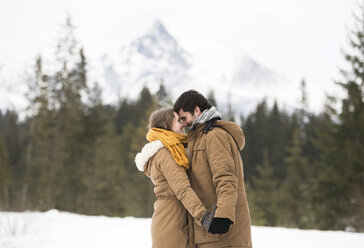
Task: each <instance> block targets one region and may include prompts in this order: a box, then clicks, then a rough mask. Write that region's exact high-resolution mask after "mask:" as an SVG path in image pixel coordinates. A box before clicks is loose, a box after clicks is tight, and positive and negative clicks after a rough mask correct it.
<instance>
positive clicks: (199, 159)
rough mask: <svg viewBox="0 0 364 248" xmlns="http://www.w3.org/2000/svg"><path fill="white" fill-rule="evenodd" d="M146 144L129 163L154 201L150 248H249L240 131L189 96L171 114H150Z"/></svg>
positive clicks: (192, 93) (189, 93)
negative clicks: (144, 179)
mask: <svg viewBox="0 0 364 248" xmlns="http://www.w3.org/2000/svg"><path fill="white" fill-rule="evenodd" d="M185 127H190V130H189V132H188V135H185V134H184V131H183V130H184V128H185ZM147 140H148V141H149V143H148V144H146V145H145V146H144V147H143V149H142V151H141V152H140V153H138V154H137V155H136V157H135V162H136V165H137V167H138V169H139V170H140V171H143V172H144V173H145V174H146V175H147V176H148V177H150V179H151V180H152V182H153V184H154V193H155V194H156V198H157V200H156V201H155V203H154V214H153V217H152V226H151V233H152V243H153V247H154V248H164V247H166V248H179V247H180V248H186V247H190V248H192V247H198V248H202V247H211V248H212V247H216V248H217V247H244V248H251V247H252V241H251V224H250V215H249V208H248V201H247V197H246V194H245V186H244V176H243V164H242V160H241V156H240V151H241V150H242V149H243V147H244V143H245V138H244V134H243V132H242V130H241V128H240V127H239V126H238V125H237V124H235V123H233V122H227V121H222V120H221V115H220V113H219V112H217V110H216V108H215V107H213V106H211V104H210V103H209V102H208V100H207V99H206V98H205V97H204V96H203V95H201V94H200V93H198V92H197V91H194V90H189V91H186V92H184V93H183V94H182V95H181V96H180V97H179V98H178V99H177V101H176V103H175V104H174V107H173V109H172V108H170V109H161V110H158V111H155V112H153V113H152V114H151V116H150V119H149V132H148V133H147Z"/></svg>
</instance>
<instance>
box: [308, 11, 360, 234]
mask: <svg viewBox="0 0 364 248" xmlns="http://www.w3.org/2000/svg"><path fill="white" fill-rule="evenodd" d="M360 11H361V16H360V17H356V21H357V25H356V29H355V30H354V31H353V32H352V33H351V37H350V45H351V52H350V53H346V54H345V59H346V61H347V62H348V64H349V65H350V69H349V70H341V74H342V79H341V80H339V81H337V84H338V85H339V86H341V87H342V89H343V90H344V92H345V93H346V96H345V97H344V98H343V99H341V107H340V109H339V110H336V111H335V107H334V105H331V106H329V110H334V111H330V112H329V111H327V116H328V123H329V128H328V130H327V131H326V132H322V133H321V139H322V141H321V142H317V143H318V144H320V145H319V146H318V147H319V149H320V152H321V153H322V154H323V155H322V158H321V161H320V164H321V166H322V173H321V175H320V178H319V181H318V184H317V191H318V192H317V194H316V198H319V197H325V198H326V199H327V200H326V201H325V202H322V203H321V204H316V206H315V207H316V208H317V209H318V211H317V212H318V216H317V219H318V220H319V223H320V227H321V228H330V229H331V228H335V229H344V228H345V227H348V226H351V227H354V228H355V229H356V230H357V231H364V183H363V182H364V163H363V161H364V6H360ZM331 99H332V98H331ZM334 100H335V99H334ZM325 144H326V145H327V146H324V145H325Z"/></svg>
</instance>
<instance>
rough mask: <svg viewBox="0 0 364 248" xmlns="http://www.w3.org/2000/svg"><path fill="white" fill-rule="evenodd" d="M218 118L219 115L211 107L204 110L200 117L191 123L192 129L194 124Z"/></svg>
mask: <svg viewBox="0 0 364 248" xmlns="http://www.w3.org/2000/svg"><path fill="white" fill-rule="evenodd" d="M216 117H220V118H221V114H220V113H219V112H217V110H216V108H215V107H211V108H210V109H205V110H204V111H203V112H202V113H201V115H200V116H198V117H197V118H196V119H195V120H194V121H193V123H192V127H194V126H195V125H196V123H205V122H207V121H209V120H211V119H212V118H216Z"/></svg>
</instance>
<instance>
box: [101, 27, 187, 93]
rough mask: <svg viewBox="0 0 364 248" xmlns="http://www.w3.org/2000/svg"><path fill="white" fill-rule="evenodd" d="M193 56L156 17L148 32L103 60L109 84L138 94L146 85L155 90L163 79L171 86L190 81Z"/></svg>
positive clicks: (119, 90) (119, 89) (122, 90)
mask: <svg viewBox="0 0 364 248" xmlns="http://www.w3.org/2000/svg"><path fill="white" fill-rule="evenodd" d="M190 60H191V58H190V55H189V54H188V53H187V52H186V51H185V50H183V48H182V47H180V46H179V44H178V42H177V41H176V40H175V39H174V38H173V37H172V36H171V35H170V34H169V33H168V32H167V30H166V29H165V27H164V26H163V24H162V23H161V22H160V21H159V20H156V21H155V22H154V23H153V25H152V27H151V28H150V29H149V30H148V31H147V32H146V34H144V35H143V36H141V37H139V38H137V39H136V40H134V41H133V42H131V44H128V45H126V46H123V47H122V48H121V49H120V52H119V53H118V54H114V55H105V56H104V57H103V59H102V63H103V68H104V77H105V80H106V85H107V87H110V89H112V91H113V92H115V90H117V91H118V92H120V94H121V95H126V94H127V95H130V94H131V95H134V96H135V94H137V93H138V92H139V91H140V90H141V88H142V87H143V86H144V85H147V86H148V87H149V88H150V90H151V91H153V92H154V91H156V90H158V87H159V84H160V83H161V81H163V82H165V85H166V86H167V87H168V88H170V89H171V88H174V87H175V86H176V85H178V84H183V83H186V82H187V80H188V70H189V68H190V63H191V61H190Z"/></svg>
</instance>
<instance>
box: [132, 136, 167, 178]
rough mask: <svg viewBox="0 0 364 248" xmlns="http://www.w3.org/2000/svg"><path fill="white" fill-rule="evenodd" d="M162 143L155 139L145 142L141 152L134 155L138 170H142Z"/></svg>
mask: <svg viewBox="0 0 364 248" xmlns="http://www.w3.org/2000/svg"><path fill="white" fill-rule="evenodd" d="M163 147H164V145H163V144H162V142H161V141H160V140H156V141H153V142H150V143H148V144H146V145H145V146H144V147H143V149H142V150H141V152H139V153H138V154H137V155H136V156H135V164H136V167H137V168H138V170H140V171H144V166H145V164H146V163H147V162H148V160H149V159H150V158H151V157H153V156H154V155H155V154H156V153H157V152H158V151H159V150H160V149H162V148H163Z"/></svg>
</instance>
